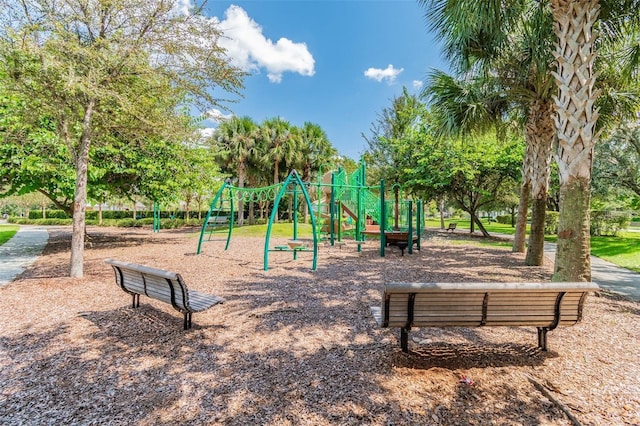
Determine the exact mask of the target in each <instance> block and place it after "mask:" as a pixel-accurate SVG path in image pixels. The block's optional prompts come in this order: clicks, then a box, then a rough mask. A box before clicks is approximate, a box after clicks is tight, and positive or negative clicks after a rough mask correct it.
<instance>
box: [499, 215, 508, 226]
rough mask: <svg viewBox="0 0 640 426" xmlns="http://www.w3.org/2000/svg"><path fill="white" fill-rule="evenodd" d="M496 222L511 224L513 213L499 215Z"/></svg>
mask: <svg viewBox="0 0 640 426" xmlns="http://www.w3.org/2000/svg"><path fill="white" fill-rule="evenodd" d="M496 222H498V223H502V224H503V225H511V215H509V214H505V215H498V216H496Z"/></svg>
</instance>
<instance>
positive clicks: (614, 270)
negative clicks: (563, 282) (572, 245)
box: [544, 243, 640, 302]
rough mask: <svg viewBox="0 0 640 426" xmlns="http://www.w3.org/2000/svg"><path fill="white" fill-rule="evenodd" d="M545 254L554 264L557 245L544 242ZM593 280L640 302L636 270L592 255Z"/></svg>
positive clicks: (639, 281) (639, 279)
mask: <svg viewBox="0 0 640 426" xmlns="http://www.w3.org/2000/svg"><path fill="white" fill-rule="evenodd" d="M544 255H545V257H546V258H547V259H550V260H551V264H553V263H554V262H555V258H556V245H555V244H553V243H544ZM591 281H593V282H595V283H597V284H598V285H599V286H600V287H601V288H604V289H607V290H609V291H612V292H614V293H619V294H622V295H624V296H627V297H628V298H630V299H632V300H635V301H639V302H640V274H638V273H636V272H633V271H630V270H628V269H625V268H621V267H619V266H617V265H615V264H613V263H611V262H607V261H606V260H602V259H600V258H599V257H596V256H591Z"/></svg>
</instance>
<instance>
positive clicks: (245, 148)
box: [213, 116, 259, 226]
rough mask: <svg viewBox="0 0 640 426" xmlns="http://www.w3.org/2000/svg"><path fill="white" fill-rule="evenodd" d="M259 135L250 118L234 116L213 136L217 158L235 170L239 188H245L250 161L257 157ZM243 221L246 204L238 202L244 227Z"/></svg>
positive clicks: (239, 221)
mask: <svg viewBox="0 0 640 426" xmlns="http://www.w3.org/2000/svg"><path fill="white" fill-rule="evenodd" d="M258 133H259V129H258V127H257V125H256V123H255V122H254V121H253V120H252V119H251V118H250V117H248V116H244V117H236V116H234V117H232V118H231V119H229V120H226V121H223V122H222V123H221V124H220V126H219V127H218V129H217V130H216V132H215V134H214V136H213V139H214V146H215V148H216V149H217V156H218V158H219V159H220V160H221V161H222V163H223V164H227V165H230V166H231V167H232V168H234V169H235V170H234V171H235V173H236V177H237V178H238V183H237V185H238V187H239V188H244V186H245V181H246V179H247V168H248V167H249V161H250V160H251V158H253V157H255V156H256V153H257V151H256V150H257V147H256V138H257V137H258ZM243 221H244V203H243V201H242V200H238V225H239V226H242V224H243Z"/></svg>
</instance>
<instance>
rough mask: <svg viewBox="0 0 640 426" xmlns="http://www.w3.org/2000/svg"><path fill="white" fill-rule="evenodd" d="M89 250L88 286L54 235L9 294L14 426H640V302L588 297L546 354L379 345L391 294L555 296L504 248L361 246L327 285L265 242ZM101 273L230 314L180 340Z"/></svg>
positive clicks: (2, 375)
mask: <svg viewBox="0 0 640 426" xmlns="http://www.w3.org/2000/svg"><path fill="white" fill-rule="evenodd" d="M88 234H89V236H90V241H89V243H88V244H87V249H86V251H85V276H84V278H82V279H71V278H68V277H65V275H67V269H68V263H69V247H70V231H69V229H68V228H53V229H51V230H50V240H49V244H48V246H47V248H46V249H45V251H44V253H43V255H42V256H41V257H40V258H39V259H38V260H37V261H36V262H35V263H34V264H33V265H32V266H31V267H30V268H29V269H28V270H27V271H25V272H24V273H23V274H22V275H21V276H20V277H19V279H17V280H15V281H13V282H12V283H10V284H9V285H7V286H5V287H3V288H1V289H0V301H1V304H0V305H1V306H2V311H3V313H4V318H3V321H2V322H1V323H0V424H2V425H25V424H56V425H57V424H110V425H120V424H122V425H125V424H126V425H134V424H135V425H158V424H167V425H169V424H171V425H173V424H194V425H201V424H224V425H247V424H252V425H253V424H261V425H336V424H339V425H362V424H371V425H408V424H412V425H571V424H577V423H576V422H579V423H580V424H584V425H623V424H627V425H640V384H639V380H640V374H639V373H640V356H639V355H638V354H640V339H639V338H640V321H639V316H640V304H639V303H636V302H631V301H626V300H623V299H621V298H619V297H614V296H613V295H610V294H606V293H600V294H598V295H594V296H590V297H589V299H588V301H587V305H586V307H585V312H584V313H585V317H584V319H583V321H582V322H581V323H580V324H578V325H576V326H573V327H566V328H558V329H556V330H554V331H552V332H550V333H549V337H548V338H549V348H550V351H549V352H546V353H545V352H542V351H540V350H539V349H537V348H536V343H537V340H536V339H537V334H536V330H535V329H533V328H509V327H490V328H449V329H415V330H412V332H411V333H410V343H409V349H410V352H409V353H408V354H405V353H402V351H401V350H400V347H399V343H398V335H399V332H398V330H397V329H380V328H377V326H376V324H375V321H374V320H373V318H372V317H371V315H370V312H369V307H370V306H374V305H379V304H380V299H381V298H380V294H381V289H382V287H383V284H384V283H385V282H390V281H423V282H470V281H482V282H493V281H503V282H527V281H548V280H550V277H551V274H552V269H551V267H550V266H544V267H526V266H524V256H523V255H522V254H515V253H512V252H511V251H510V250H509V249H508V248H493V247H487V246H483V247H480V246H478V245H473V244H454V243H453V242H452V241H451V240H450V239H451V238H452V237H450V236H447V235H446V234H444V233H429V235H428V236H427V239H426V240H424V241H423V244H422V250H420V251H414V253H413V254H411V255H410V254H408V253H407V252H406V250H405V255H404V256H401V255H400V251H399V250H398V249H397V248H394V247H392V248H388V249H387V251H386V256H385V257H380V256H379V247H377V246H376V245H375V243H372V242H370V243H367V244H366V245H365V246H363V251H362V252H361V253H358V252H357V251H356V246H355V244H353V243H351V244H348V243H347V244H346V245H345V246H343V247H342V248H338V247H329V246H320V249H319V259H318V268H317V271H312V270H311V254H310V253H307V252H302V253H300V254H299V255H298V259H297V260H295V261H294V260H293V259H292V255H291V253H289V252H283V253H277V252H271V253H269V270H268V271H264V268H263V248H264V240H263V239H262V238H235V237H234V239H233V240H232V242H231V246H230V248H229V250H227V251H225V250H224V242H223V241H212V242H207V243H205V245H204V248H203V253H202V254H201V255H196V254H195V251H196V247H197V243H198V236H197V234H196V233H189V232H186V231H167V230H163V231H162V232H160V233H155V234H154V233H152V232H151V230H147V229H141V230H122V229H116V228H89V230H88ZM282 243H286V240H282V241H278V240H274V239H272V241H271V244H272V245H274V246H275V245H277V244H282ZM105 258H114V259H119V260H125V261H129V262H135V263H141V264H145V265H148V266H153V267H158V268H162V269H167V270H172V271H176V272H179V273H181V274H182V275H183V277H184V278H185V281H186V282H187V284H188V285H189V287H190V288H193V289H195V290H199V291H203V292H208V293H211V294H215V295H218V296H222V297H224V298H225V299H226V300H227V302H226V303H225V304H223V305H219V306H216V307H214V308H212V309H210V310H208V311H206V312H202V313H196V314H194V316H193V323H194V325H193V328H192V329H191V330H189V331H183V330H182V316H181V314H180V313H178V312H177V311H175V310H173V309H172V308H171V306H169V305H166V304H163V303H161V302H157V301H154V300H151V299H149V298H146V297H144V296H143V297H142V298H141V306H140V308H138V309H132V308H131V307H130V303H131V296H129V295H128V294H126V293H124V292H123V291H122V290H121V289H120V288H119V287H118V286H117V285H116V284H115V280H114V274H113V271H112V269H111V268H110V267H109V266H108V265H106V264H105V263H104V262H103V260H104V259H105ZM549 263H551V262H549ZM543 390H544V391H543ZM567 413H569V414H567ZM570 416H572V417H573V420H572V419H571V418H570Z"/></svg>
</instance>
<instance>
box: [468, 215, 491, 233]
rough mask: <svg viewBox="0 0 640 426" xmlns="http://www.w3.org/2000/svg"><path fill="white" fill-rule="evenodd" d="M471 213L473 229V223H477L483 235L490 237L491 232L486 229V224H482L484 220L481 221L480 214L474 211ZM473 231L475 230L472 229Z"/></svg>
mask: <svg viewBox="0 0 640 426" xmlns="http://www.w3.org/2000/svg"><path fill="white" fill-rule="evenodd" d="M470 214H471V229H473V224H474V223H476V224H477V225H478V229H480V232H482V235H483V236H485V237H487V238H489V237H490V236H491V235H490V234H489V232H488V231H487V230H486V228H485V227H484V225H483V224H482V222H481V221H480V218H478V215H477V213H476V212H472V213H470ZM471 232H473V231H471Z"/></svg>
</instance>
